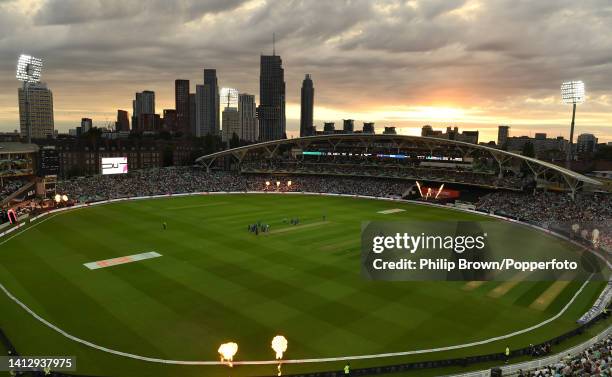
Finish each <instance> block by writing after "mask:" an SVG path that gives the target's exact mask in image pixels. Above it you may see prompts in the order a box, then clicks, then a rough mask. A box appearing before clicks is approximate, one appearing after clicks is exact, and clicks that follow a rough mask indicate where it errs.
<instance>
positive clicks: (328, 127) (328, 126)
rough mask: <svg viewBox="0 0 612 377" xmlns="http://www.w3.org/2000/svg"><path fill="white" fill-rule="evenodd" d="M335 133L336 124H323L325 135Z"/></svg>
mask: <svg viewBox="0 0 612 377" xmlns="http://www.w3.org/2000/svg"><path fill="white" fill-rule="evenodd" d="M334 132H336V126H335V125H334V122H325V123H323V133H325V134H333V133H334Z"/></svg>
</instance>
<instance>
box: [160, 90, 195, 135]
mask: <svg viewBox="0 0 612 377" xmlns="http://www.w3.org/2000/svg"><path fill="white" fill-rule="evenodd" d="M174 108H175V109H176V131H177V132H181V133H182V134H184V135H186V134H190V133H191V121H190V120H189V119H190V118H189V116H190V114H191V113H190V110H189V80H175V81H174ZM164 118H165V117H164Z"/></svg>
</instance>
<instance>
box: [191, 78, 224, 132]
mask: <svg viewBox="0 0 612 377" xmlns="http://www.w3.org/2000/svg"><path fill="white" fill-rule="evenodd" d="M196 94H197V93H196ZM196 102H197V101H196ZM200 105H201V106H202V109H201V111H200V113H201V115H202V118H201V123H200V124H199V128H200V132H201V136H204V135H206V134H213V135H218V134H219V131H220V130H221V124H220V118H219V115H220V114H219V85H218V83H217V70H216V69H205V70H204V87H203V92H202V101H201V103H200ZM196 106H197V105H196Z"/></svg>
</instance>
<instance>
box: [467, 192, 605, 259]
mask: <svg viewBox="0 0 612 377" xmlns="http://www.w3.org/2000/svg"><path fill="white" fill-rule="evenodd" d="M476 209H478V210H483V211H487V212H494V213H498V214H501V215H509V216H512V217H516V218H519V219H521V220H523V221H529V222H532V223H536V224H538V225H541V226H544V227H546V228H551V229H555V230H562V231H565V232H567V233H570V234H571V235H572V236H574V235H575V236H579V237H581V238H584V239H587V240H590V241H592V242H594V243H598V244H600V245H602V246H604V247H606V248H610V249H612V227H611V226H610V223H611V220H612V195H607V194H577V196H576V198H574V199H572V198H571V197H570V196H569V195H568V194H563V193H556V192H543V191H540V192H536V193H534V194H533V195H531V196H526V194H523V193H513V192H505V191H497V192H493V193H490V194H487V195H485V196H482V197H481V198H480V199H479V201H478V203H477V204H476ZM595 229H597V234H598V236H597V237H596V239H594V238H593V237H594V235H593V232H594V231H595Z"/></svg>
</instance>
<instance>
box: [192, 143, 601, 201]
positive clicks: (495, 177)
mask: <svg viewBox="0 0 612 377" xmlns="http://www.w3.org/2000/svg"><path fill="white" fill-rule="evenodd" d="M196 161H197V162H198V163H200V164H202V165H203V166H204V167H206V169H207V170H210V169H224V170H234V171H240V172H241V173H245V174H281V175H283V174H297V175H335V176H352V177H373V178H393V179H405V180H420V181H425V182H439V183H454V184H461V185H469V186H478V187H483V188H489V189H507V190H514V191H522V190H525V189H527V188H536V187H537V188H546V189H554V190H559V191H568V192H571V193H572V195H574V194H575V193H576V191H578V190H580V189H582V188H583V187H584V185H585V184H586V185H594V186H599V185H601V183H600V182H599V181H597V180H595V179H593V178H589V177H586V176H584V175H581V174H578V173H576V172H573V171H571V170H568V169H565V168H562V167H559V166H557V165H554V164H551V163H548V162H544V161H540V160H537V159H534V158H530V157H525V156H522V155H519V154H516V153H511V152H507V151H503V150H499V149H495V148H491V147H487V146H483V145H477V144H471V143H466V142H461V141H456V140H446V139H438V138H431V137H421V136H408V135H388V134H383V135H375V134H340V135H338V134H336V135H322V136H308V137H301V138H295V139H283V140H275V141H270V142H264V143H258V144H252V145H248V146H243V147H239V148H234V149H229V150H225V151H222V152H217V153H213V154H210V155H206V156H202V157H200V158H198V159H197V160H196Z"/></svg>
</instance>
